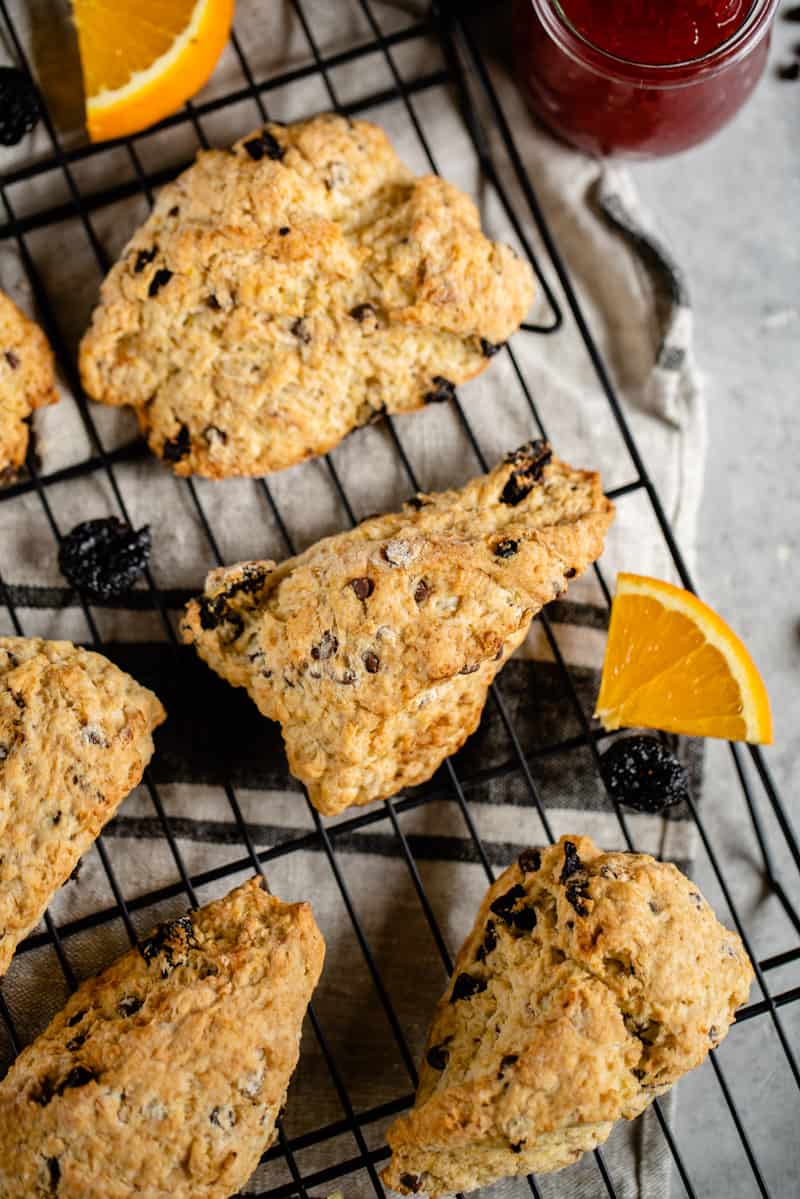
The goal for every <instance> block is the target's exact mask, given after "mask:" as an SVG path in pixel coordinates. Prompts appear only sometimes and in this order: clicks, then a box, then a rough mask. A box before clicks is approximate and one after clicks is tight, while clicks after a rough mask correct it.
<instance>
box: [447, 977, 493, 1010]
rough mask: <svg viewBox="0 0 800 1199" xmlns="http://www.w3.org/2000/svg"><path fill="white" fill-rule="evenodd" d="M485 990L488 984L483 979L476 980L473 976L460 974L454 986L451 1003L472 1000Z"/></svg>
mask: <svg viewBox="0 0 800 1199" xmlns="http://www.w3.org/2000/svg"><path fill="white" fill-rule="evenodd" d="M485 990H486V983H485V981H484V980H483V979H482V978H474V977H473V976H472V975H471V974H459V976H458V978H457V979H456V981H455V983H454V984H453V991H452V994H451V995H450V1002H451V1003H458V1001H459V999H471V998H472V996H473V995H479V994H480V993H481V991H485Z"/></svg>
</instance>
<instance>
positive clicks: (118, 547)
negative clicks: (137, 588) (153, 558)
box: [58, 516, 151, 600]
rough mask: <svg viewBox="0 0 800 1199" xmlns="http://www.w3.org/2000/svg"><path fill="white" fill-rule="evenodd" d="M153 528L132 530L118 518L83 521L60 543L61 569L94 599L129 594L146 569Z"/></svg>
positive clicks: (73, 582) (73, 584)
mask: <svg viewBox="0 0 800 1199" xmlns="http://www.w3.org/2000/svg"><path fill="white" fill-rule="evenodd" d="M150 547H151V538H150V526H149V525H144V526H143V527H142V528H141V529H136V530H134V529H132V528H131V527H130V525H128V524H126V523H125V522H124V521H121V520H118V519H117V517H116V516H108V517H101V518H100V519H99V520H84V521H82V522H81V523H80V524H79V525H76V526H75V528H74V529H72V530H71V531H70V532H69V533H68V534H67V535H66V537H65V538H64V540H63V541H62V542H61V546H60V548H59V551H58V566H59V569H60V571H61V573H62V574H63V575H64V577H65V578H66V579H67V581H68V582H70V583H71V584H72V586H73V587H77V588H79V589H80V590H82V591H85V592H86V593H87V594H88V595H89V596H91V597H92V598H94V599H99V600H108V599H113V598H114V597H116V596H119V595H124V594H125V592H126V591H129V590H130V588H131V587H132V586H133V584H134V583H135V582H136V580H137V579H138V578H139V576H140V575H141V574H142V573H143V572H144V570H145V569H146V567H147V561H148V558H149V557H150Z"/></svg>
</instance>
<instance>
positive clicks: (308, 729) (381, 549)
mask: <svg viewBox="0 0 800 1199" xmlns="http://www.w3.org/2000/svg"><path fill="white" fill-rule="evenodd" d="M612 515H613V505H612V504H611V503H610V502H609V501H608V500H607V499H606V498H605V496H604V495H603V492H602V489H601V486H600V479H599V477H598V476H597V475H596V474H593V473H591V472H587V471H577V470H573V469H572V468H571V467H569V466H566V465H565V464H564V463H562V462H559V461H558V460H557V459H553V458H552V456H551V453H550V450H549V447H548V446H547V445H546V444H545V443H544V442H531V443H529V444H528V445H526V446H523V447H522V448H521V449H520V450H518V451H516V453H514V454H510V455H509V456H508V457H507V458H506V459H505V460H504V461H503V462H501V463H500V464H499V465H498V466H497V467H496V468H495V469H494V470H493V471H491V472H490V473H489V474H488V475H483V476H480V477H479V478H477V479H474V480H472V482H470V483H468V484H467V485H466V486H465V487H463V488H462V489H461V490H460V491H447V492H442V493H440V494H435V495H427V496H418V497H417V498H416V499H414V500H413V501H411V502H410V503H408V504H406V505H405V506H404V508H403V510H402V511H401V512H399V513H392V514H389V515H386V516H376V517H373V518H371V519H370V520H366V521H364V522H363V523H362V524H360V525H359V526H358V527H357V528H355V529H353V530H351V531H350V532H347V533H341V534H339V535H337V536H335V537H329V538H326V539H325V540H324V541H320V542H319V543H317V544H316V545H314V546H312V547H311V548H310V549H308V550H306V552H305V553H303V554H301V555H299V556H298V557H295V558H290V559H288V560H287V561H285V562H283V563H281V564H280V565H279V566H276V564H275V563H274V562H249V563H241V564H239V565H237V566H231V567H228V568H225V569H222V570H216V571H212V573H211V574H210V575H209V576H208V578H207V580H206V587H205V592H204V594H203V595H202V596H201V597H200V598H199V599H196V600H193V601H192V602H191V603H190V604H189V605H188V607H187V609H186V614H185V617H184V620H183V622H182V626H181V635H182V637H183V639H184V641H186V642H187V643H189V644H193V645H194V646H195V649H196V650H197V652H198V654H199V655H200V657H201V658H202V659H203V660H204V661H205V662H207V663H208V665H209V666H210V667H211V668H212V670H215V671H216V672H217V674H219V675H221V676H222V677H223V678H225V679H227V680H228V682H230V683H232V684H233V685H234V686H236V687H245V688H246V689H247V691H248V693H249V695H250V697H251V698H252V699H253V700H254V702H255V703H256V705H257V706H258V708H259V710H260V711H261V712H262V713H263V714H264V715H265V716H268V717H270V718H271V719H272V720H277V721H279V722H280V724H281V726H282V730H283V737H284V741H285V744H286V752H287V755H288V759H289V767H290V769H291V771H292V773H293V774H294V775H295V776H296V777H297V778H299V779H301V780H302V781H303V782H304V783H305V784H306V786H307V787H308V791H309V796H310V798H311V801H312V803H313V804H314V805H315V806H316V807H317V808H319V810H320V811H321V812H324V813H326V814H329V815H330V814H333V813H336V812H340V811H341V810H342V809H344V808H346V807H348V806H349V805H351V804H364V803H369V802H370V801H371V800H374V799H380V798H384V797H386V796H390V795H393V794H395V793H396V792H397V791H398V790H399V789H400V788H402V787H408V786H411V785H413V784H415V783H420V782H423V781H425V780H426V779H428V778H430V777H431V775H432V774H433V773H434V771H435V770H436V768H437V767H438V766H439V764H440V763H441V762H442V761H443V760H444V758H445V757H447V755H448V754H451V753H453V752H454V751H455V750H456V749H458V748H459V746H461V745H462V744H463V743H464V741H465V740H466V739H467V737H469V735H470V734H471V733H472V732H473V731H474V729H475V728H476V727H477V724H478V721H479V719H480V714H481V711H482V708H483V705H484V702H485V700H486V693H487V689H488V687H489V684H490V683H491V681H492V679H493V678H494V676H495V675H496V674H497V672H498V670H500V668H501V667H502V665H503V663H504V662H505V661H506V660H507V658H508V657H509V656H510V655H511V654H512V653H513V651H514V650H515V649H516V648H517V646H518V645H519V644H520V642H521V641H522V640H523V639H524V637H525V634H526V633H527V631H528V627H529V625H530V621H531V619H532V617H533V616H534V615H535V613H536V612H538V611H539V609H540V608H541V607H542V606H543V605H544V604H546V603H547V602H548V601H549V600H552V599H553V598H554V597H555V596H557V595H560V594H561V593H562V592H563V591H564V589H565V587H566V582H567V580H569V579H571V578H573V577H574V576H575V575H577V574H579V573H580V572H581V571H583V570H584V569H585V568H586V567H587V566H588V565H589V564H590V563H591V562H593V561H594V560H595V558H597V557H598V556H599V555H600V553H601V551H602V548H603V539H604V536H605V533H606V530H607V528H608V526H609V524H610V522H611V519H612Z"/></svg>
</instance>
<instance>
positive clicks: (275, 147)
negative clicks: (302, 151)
mask: <svg viewBox="0 0 800 1199" xmlns="http://www.w3.org/2000/svg"><path fill="white" fill-rule="evenodd" d="M244 148H245V150H246V151H247V153H248V154H249V155H250V157H251V158H252V159H253V161H254V162H260V161H261V159H262V158H271V159H272V160H273V161H274V162H280V160H281V159H282V158H283V156H284V154H285V153H286V151H285V150H284V148H283V146H282V145H281V144H280V142H279V141H277V139H276V138H274V137H273V136H272V134H271V133H270V132H269V130H268V129H262V130H261V133H260V134H259V135H258V137H253V138H251V139H250V141H249V142H245V143H244Z"/></svg>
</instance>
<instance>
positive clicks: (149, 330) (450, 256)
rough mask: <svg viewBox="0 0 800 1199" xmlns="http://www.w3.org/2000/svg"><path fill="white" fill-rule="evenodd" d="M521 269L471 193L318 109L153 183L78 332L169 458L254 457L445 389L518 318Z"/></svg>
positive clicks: (232, 469)
mask: <svg viewBox="0 0 800 1199" xmlns="http://www.w3.org/2000/svg"><path fill="white" fill-rule="evenodd" d="M532 298H533V274H532V272H531V269H530V267H529V266H528V264H527V263H526V262H523V261H522V260H521V259H519V258H517V257H516V255H515V254H514V252H513V251H512V250H510V249H509V248H508V247H507V246H503V245H498V244H496V243H494V242H491V241H489V240H488V239H487V238H486V237H485V236H484V235H483V234H482V232H481V228H480V221H479V217H478V211H477V209H476V207H475V205H474V203H473V202H472V200H471V199H469V197H468V196H466V195H464V194H463V193H462V192H460V191H459V190H458V189H457V188H455V187H453V186H452V185H451V184H449V183H446V182H445V181H444V180H443V179H438V178H435V177H434V176H425V177H423V178H418V177H416V176H415V175H413V174H412V172H411V171H410V170H409V169H408V168H407V167H406V166H404V165H403V163H402V162H401V161H400V159H399V158H398V157H397V155H396V154H395V152H394V150H393V148H392V146H391V144H390V142H389V140H388V138H387V137H386V135H385V134H384V132H383V131H382V130H381V129H379V128H378V127H377V126H375V125H371V124H369V123H367V122H365V121H346V120H344V119H343V118H341V117H338V116H333V115H331V114H327V115H323V116H317V117H314V118H313V119H312V120H308V121H301V122H298V123H297V124H294V125H287V126H283V125H276V124H271V125H268V126H267V127H266V128H265V129H263V130H262V131H260V132H258V133H254V134H252V135H251V136H249V137H246V138H244V139H242V141H240V142H238V143H237V144H236V145H235V146H234V147H233V150H232V151H228V150H209V151H206V152H204V153H201V154H200V155H199V156H198V158H197V161H196V162H195V164H194V165H193V166H191V167H190V168H189V169H188V170H187V171H185V172H184V173H183V174H182V175H181V176H180V177H179V178H178V179H176V180H175V182H174V183H171V184H169V185H168V186H167V187H165V188H164V189H163V190H162V192H161V194H160V195H159V197H158V200H157V202H156V205H155V208H154V210H153V212H152V215H151V216H150V217H149V218H148V220H147V221H146V222H145V224H144V225H143V226H142V228H141V229H139V231H138V232H137V233H136V234H135V235H134V237H133V238H132V239H131V241H130V242H129V243H128V245H127V247H126V248H125V250H124V252H123V255H122V258H121V260H120V261H119V262H118V263H117V264H116V266H115V267H114V268H113V269H112V271H111V272H110V274H109V275H108V278H107V279H106V281H105V283H104V284H103V288H102V292H101V300H100V305H99V307H98V308H97V310H96V312H95V314H94V317H93V320H92V325H91V328H90V329H89V331H88V333H87V334H86V336H85V337H84V339H83V344H82V346H81V356H80V359H81V375H82V378H83V384H84V387H85V388H86V390H87V392H88V393H89V395H91V396H93V397H94V398H95V399H96V400H100V401H101V402H103V403H105V404H131V405H133V407H134V408H135V409H136V412H137V414H138V417H139V422H140V424H141V427H142V430H143V431H144V433H145V434H146V436H147V440H148V442H149V444H150V447H151V449H152V450H153V451H154V452H155V453H156V454H158V455H159V457H161V458H163V459H164V460H165V461H166V462H169V463H170V464H171V465H172V467H173V469H174V470H175V472H176V473H177V474H180V475H189V474H200V475H205V476H207V477H208V478H214V479H222V478H226V477H228V476H231V475H263V474H265V473H267V472H268V471H274V470H280V469H281V468H282V467H286V466H291V465H292V464H293V463H296V462H301V461H302V460H303V459H305V458H308V457H310V456H311V455H313V454H321V453H322V452H323V451H325V450H328V449H330V448H331V447H332V446H335V445H336V444H337V443H338V442H339V441H341V439H342V438H343V437H344V436H345V435H346V434H347V433H349V432H350V431H351V430H352V429H355V428H357V427H358V426H359V425H364V424H367V423H369V422H371V421H373V420H376V419H377V418H379V417H381V416H382V415H384V414H385V413H387V412H409V411H411V410H412V409H414V408H419V407H421V406H422V405H423V404H427V403H433V402H436V401H440V400H447V399H448V398H450V397H451V396H452V394H453V389H454V387H455V385H456V384H458V383H463V382H464V381H465V380H467V379H469V378H471V377H472V376H473V375H477V374H478V373H479V372H480V371H482V370H483V369H484V367H485V366H486V365H487V363H488V361H489V358H490V357H491V356H492V354H494V352H495V351H496V350H497V349H498V348H499V346H500V344H501V343H502V342H504V341H505V340H506V338H508V337H510V336H511V334H512V333H513V332H514V331H515V330H516V329H517V328H518V326H519V324H520V322H521V321H522V320H523V318H524V316H525V314H526V312H527V311H528V308H529V307H530V304H531V300H532Z"/></svg>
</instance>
